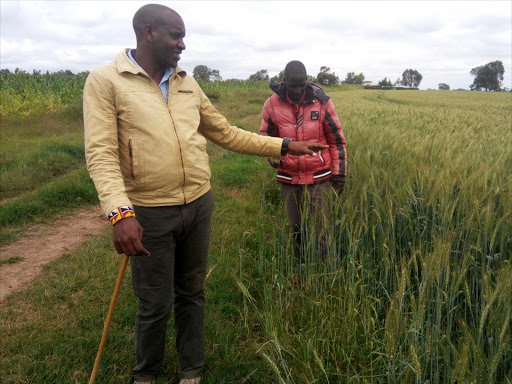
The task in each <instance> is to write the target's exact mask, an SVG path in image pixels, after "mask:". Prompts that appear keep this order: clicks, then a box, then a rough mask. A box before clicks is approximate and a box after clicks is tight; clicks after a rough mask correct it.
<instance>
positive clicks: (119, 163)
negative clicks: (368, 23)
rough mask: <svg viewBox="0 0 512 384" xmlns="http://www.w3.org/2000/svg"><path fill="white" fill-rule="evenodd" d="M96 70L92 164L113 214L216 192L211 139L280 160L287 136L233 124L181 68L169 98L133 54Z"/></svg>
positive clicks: (88, 124)
mask: <svg viewBox="0 0 512 384" xmlns="http://www.w3.org/2000/svg"><path fill="white" fill-rule="evenodd" d="M127 51H128V50H125V51H123V52H121V53H120V54H118V55H117V57H116V61H115V62H112V63H108V64H105V65H104V66H102V67H100V68H98V69H96V70H94V71H93V72H91V73H90V75H89V77H88V78H87V81H86V83H85V87H84V126H85V153H86V161H87V169H88V171H89V174H90V175H91V178H92V180H93V181H94V185H95V186H96V190H97V191H98V196H99V199H100V202H101V206H102V208H103V210H104V211H105V214H106V215H108V214H109V213H110V212H111V211H112V210H113V209H115V208H117V207H120V206H123V205H140V206H147V207H153V206H165V205H181V204H186V203H189V202H191V201H194V200H195V199H197V198H199V197H201V196H202V195H203V194H204V193H206V192H208V191H209V190H210V166H209V163H208V154H207V153H206V139H209V140H211V141H213V142H214V143H216V144H218V145H220V146H222V147H223V148H226V149H229V150H232V151H236V152H241V153H247V154H253V155H259V156H269V157H280V153H281V146H282V139H280V138H270V137H263V136H260V135H258V134H256V133H252V132H247V131H244V130H243V129H240V128H237V127H234V126H230V125H229V123H228V121H227V120H226V119H225V118H224V116H222V115H221V114H220V113H219V112H218V111H217V110H216V109H215V107H214V106H213V105H212V104H211V102H210V100H208V98H207V97H206V95H205V94H204V93H203V91H202V90H201V88H200V87H199V85H198V84H197V82H196V81H195V79H194V78H193V77H192V76H189V75H187V74H186V73H185V71H183V70H182V69H181V68H180V67H177V68H176V69H175V71H174V72H173V74H172V75H171V77H170V79H169V94H168V102H167V103H165V100H164V98H163V96H162V92H161V90H160V87H159V86H158V84H156V83H155V82H154V81H153V80H152V79H151V78H150V77H149V76H148V75H147V74H146V73H145V72H144V71H143V70H141V69H139V68H138V67H137V66H136V65H135V64H134V63H133V62H132V61H131V60H130V59H129V58H128V56H127V55H126V52H127Z"/></svg>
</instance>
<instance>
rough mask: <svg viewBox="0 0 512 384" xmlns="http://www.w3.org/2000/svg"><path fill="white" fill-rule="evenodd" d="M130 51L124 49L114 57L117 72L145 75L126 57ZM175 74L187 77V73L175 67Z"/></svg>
mask: <svg viewBox="0 0 512 384" xmlns="http://www.w3.org/2000/svg"><path fill="white" fill-rule="evenodd" d="M129 50H130V48H126V49H124V50H123V51H122V52H119V53H118V54H117V56H116V65H117V70H118V72H119V73H122V72H128V73H133V74H134V75H137V74H139V73H143V74H145V75H146V72H144V71H143V70H142V69H140V68H139V67H137V66H136V65H135V64H134V63H133V62H132V61H131V60H130V58H129V57H128V55H127V53H128V51H129ZM174 72H175V73H177V74H178V75H180V76H181V77H185V76H186V75H187V72H185V71H184V70H183V69H182V68H180V67H176V68H175V70H174Z"/></svg>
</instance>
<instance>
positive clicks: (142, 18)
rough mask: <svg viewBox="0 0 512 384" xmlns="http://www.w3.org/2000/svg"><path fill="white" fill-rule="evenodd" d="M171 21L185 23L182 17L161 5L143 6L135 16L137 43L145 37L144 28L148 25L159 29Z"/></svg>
mask: <svg viewBox="0 0 512 384" xmlns="http://www.w3.org/2000/svg"><path fill="white" fill-rule="evenodd" d="M169 20H179V21H181V22H182V23H183V20H182V19H181V16H180V15H179V14H178V13H177V12H176V11H174V10H173V9H171V8H169V7H166V6H165V5H161V4H146V5H144V6H142V7H141V8H140V9H139V10H138V11H137V12H135V15H134V16H133V30H134V31H135V36H136V37H137V42H139V41H141V39H142V38H143V37H144V28H145V27H146V26H147V25H150V26H151V27H153V28H155V29H158V27H160V26H161V25H162V24H165V23H168V22H169Z"/></svg>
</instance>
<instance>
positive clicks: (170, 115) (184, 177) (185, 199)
mask: <svg viewBox="0 0 512 384" xmlns="http://www.w3.org/2000/svg"><path fill="white" fill-rule="evenodd" d="M175 71H176V70H175ZM175 76H177V74H176V72H175V73H173V74H172V75H171V77H170V78H169V89H168V90H167V103H168V102H169V97H170V93H171V79H172V78H174V77H175ZM158 89H159V90H160V87H158ZM160 95H162V91H161V90H160ZM162 100H163V102H164V104H165V107H166V108H167V112H168V113H169V117H170V118H171V121H172V126H173V127H174V133H176V140H178V147H179V150H180V160H181V170H182V172H183V185H182V186H181V192H182V193H183V201H184V202H185V204H186V203H187V197H186V196H185V182H186V180H187V174H186V173H185V161H184V160H183V151H182V150H181V142H180V137H179V136H178V131H177V130H176V124H174V119H173V118H172V113H171V111H170V109H169V106H168V105H167V103H166V102H165V99H164V95H162Z"/></svg>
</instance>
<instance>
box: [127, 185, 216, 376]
mask: <svg viewBox="0 0 512 384" xmlns="http://www.w3.org/2000/svg"><path fill="white" fill-rule="evenodd" d="M213 207H214V203H213V195H212V192H211V191H209V192H207V193H206V194H204V195H203V196H201V197H200V198H199V199H197V200H195V201H193V202H191V203H189V204H185V205H180V206H165V207H141V206H135V207H134V210H135V215H136V218H137V220H138V221H139V223H140V224H141V226H142V228H143V229H144V234H143V238H142V245H143V246H144V247H145V248H146V249H147V250H148V251H149V252H150V253H151V255H150V256H134V257H131V269H132V285H133V290H134V292H135V295H136V296H137V298H138V300H139V303H138V308H137V315H136V318H135V344H136V346H135V349H136V366H135V368H134V369H133V371H132V374H133V378H134V379H135V380H141V381H145V380H146V381H149V380H155V379H156V378H157V376H158V375H159V373H160V370H161V367H162V362H163V359H164V352H165V334H166V330H167V322H168V319H169V316H170V313H171V310H172V305H173V302H174V320H175V329H176V350H177V353H178V356H179V363H180V368H179V371H178V374H179V376H180V378H194V377H198V376H201V375H202V373H203V369H204V343H205V336H204V315H205V307H206V299H205V292H204V281H205V277H206V264H207V260H208V249H209V245H210V227H211V216H212V213H213Z"/></svg>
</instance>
